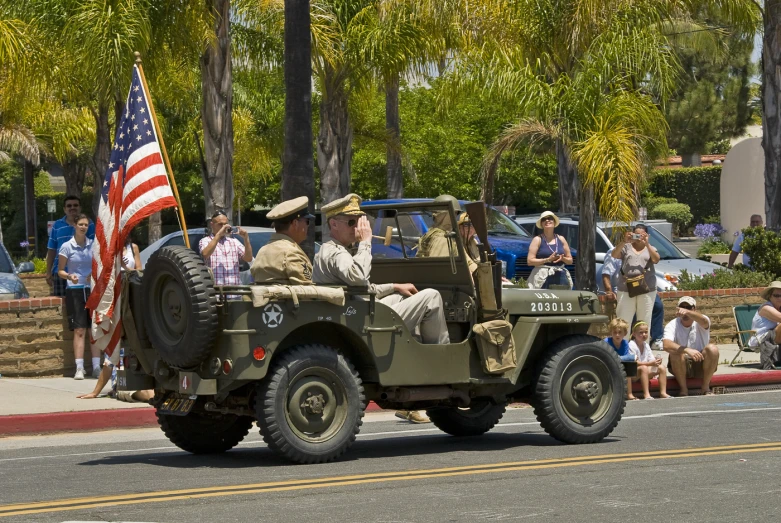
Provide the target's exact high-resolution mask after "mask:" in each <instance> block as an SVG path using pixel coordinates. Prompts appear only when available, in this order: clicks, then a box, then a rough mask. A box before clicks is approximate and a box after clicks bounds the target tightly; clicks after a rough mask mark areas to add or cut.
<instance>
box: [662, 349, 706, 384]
mask: <svg viewBox="0 0 781 523" xmlns="http://www.w3.org/2000/svg"><path fill="white" fill-rule="evenodd" d="M683 359H684V360H685V361H686V378H700V379H701V378H702V376H703V370H702V364H703V363H704V362H703V361H692V358H691V356H689V355H688V354H684V355H683ZM667 368H668V369H670V373H672V371H673V366H672V363H670V362H669V361H668V362H667Z"/></svg>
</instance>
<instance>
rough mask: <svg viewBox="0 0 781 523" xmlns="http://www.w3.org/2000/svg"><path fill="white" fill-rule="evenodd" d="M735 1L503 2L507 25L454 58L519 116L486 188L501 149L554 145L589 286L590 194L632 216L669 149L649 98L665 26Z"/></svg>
mask: <svg viewBox="0 0 781 523" xmlns="http://www.w3.org/2000/svg"><path fill="white" fill-rule="evenodd" d="M740 3H741V2H740V0H734V1H732V0H727V1H725V2H721V3H720V4H719V3H714V2H710V3H705V6H703V5H702V4H703V3H698V2H688V3H681V2H674V1H671V2H667V1H663V0H659V1H655V0H647V1H644V2H637V1H628V0H627V1H618V2H615V1H596V2H595V1H584V0H568V1H560V0H548V1H536V0H535V1H532V0H526V1H521V2H515V3H514V5H513V7H512V8H508V9H505V10H504V11H503V12H504V13H505V15H506V19H505V21H504V23H503V24H502V26H503V27H504V28H505V30H504V31H501V32H497V35H496V38H495V39H494V40H493V41H492V42H488V44H487V45H484V46H482V47H481V48H479V49H478V50H477V51H475V52H473V53H472V54H471V55H470V56H469V59H466V60H464V61H463V62H461V63H459V64H458V65H457V71H456V74H455V78H456V81H455V82H454V85H456V86H458V87H459V88H463V87H464V86H469V87H471V88H472V89H473V90H484V91H485V92H487V93H488V94H489V95H493V96H500V97H502V98H503V99H504V100H506V101H507V103H508V106H509V107H512V108H513V110H515V111H517V114H519V117H520V118H519V121H518V123H516V124H515V125H513V126H511V127H510V128H509V129H507V130H506V131H505V133H504V134H503V135H502V137H501V138H500V139H499V141H498V142H497V143H496V144H495V147H494V148H493V151H492V153H491V154H490V155H489V157H488V158H486V161H485V164H486V169H485V171H486V172H485V175H486V180H487V181H488V183H487V186H488V187H487V191H486V192H487V193H488V195H487V197H488V198H489V199H490V185H491V183H490V182H491V180H492V177H493V176H494V174H495V172H496V169H497V167H498V163H499V159H500V157H501V154H502V153H503V152H504V151H505V150H508V149H511V148H513V147H515V146H517V145H518V144H519V143H525V144H531V145H532V146H540V145H543V144H544V145H546V146H548V147H552V148H554V149H555V151H556V154H557V159H558V170H559V190H560V200H561V206H560V210H561V211H563V212H574V211H578V210H579V212H580V231H581V234H580V237H579V242H578V266H577V271H578V272H577V285H578V287H579V288H585V289H592V288H595V286H596V285H595V284H596V282H595V268H594V231H595V228H594V221H595V214H596V207H595V199H596V202H598V203H599V211H600V214H601V215H602V216H603V217H604V218H605V219H609V220H610V219H612V220H617V221H631V220H632V219H634V217H635V210H636V201H637V198H636V196H637V195H636V190H637V187H639V186H640V183H641V182H642V180H643V177H644V175H645V173H646V172H647V169H648V166H649V164H650V163H651V161H652V160H653V158H654V156H655V155H656V154H659V153H660V152H661V151H664V150H665V149H666V142H665V130H666V124H665V122H664V118H663V116H662V113H661V112H660V111H659V108H658V107H657V105H656V104H655V103H654V102H655V100H660V101H661V103H664V101H665V100H666V98H667V96H668V95H669V93H670V92H671V89H672V87H673V85H674V81H675V77H676V73H677V68H678V64H677V60H676V57H675V54H674V52H673V49H672V45H671V41H670V39H669V38H668V37H667V36H666V35H665V30H666V29H669V28H670V27H671V26H672V25H673V24H679V23H680V22H681V21H686V22H690V24H689V25H692V23H693V21H692V20H691V16H690V15H691V14H692V13H693V12H702V11H703V10H707V9H717V8H724V10H725V11H724V13H725V16H727V15H730V14H732V15H734V18H732V19H733V20H736V19H738V16H737V15H738V14H740V11H739V7H740V6H739V5H738V4H740ZM695 4H699V5H696V6H695ZM717 4H718V5H717ZM746 18H747V19H750V16H746Z"/></svg>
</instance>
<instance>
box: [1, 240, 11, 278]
mask: <svg viewBox="0 0 781 523" xmlns="http://www.w3.org/2000/svg"><path fill="white" fill-rule="evenodd" d="M0 272H5V273H13V272H14V265H13V263H11V258H9V257H8V253H7V252H6V250H5V247H2V246H0Z"/></svg>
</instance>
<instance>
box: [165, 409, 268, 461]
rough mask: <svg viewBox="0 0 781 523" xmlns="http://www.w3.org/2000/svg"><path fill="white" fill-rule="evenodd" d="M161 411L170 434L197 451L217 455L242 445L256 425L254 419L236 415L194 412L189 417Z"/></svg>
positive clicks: (184, 446)
mask: <svg viewBox="0 0 781 523" xmlns="http://www.w3.org/2000/svg"><path fill="white" fill-rule="evenodd" d="M156 414H157V422H158V423H159V424H160V428H162V429H163V432H164V433H165V435H166V437H167V438H168V439H169V440H170V441H171V443H173V444H174V445H176V446H177V447H179V448H180V449H182V450H186V451H187V452H192V453H193V454H217V453H220V452H225V451H226V450H230V449H232V448H233V447H235V446H236V445H238V444H239V442H240V441H241V440H243V439H244V436H246V435H247V434H248V433H249V429H251V428H252V421H253V420H252V418H250V417H248V416H236V415H235V414H209V413H201V412H191V413H189V414H188V415H187V416H172V415H170V414H161V413H160V412H159V411H158V412H157V413H156Z"/></svg>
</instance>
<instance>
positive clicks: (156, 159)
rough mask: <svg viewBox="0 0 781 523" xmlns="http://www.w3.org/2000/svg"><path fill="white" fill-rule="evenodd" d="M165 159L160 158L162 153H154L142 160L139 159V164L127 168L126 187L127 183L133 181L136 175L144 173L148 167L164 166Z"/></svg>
mask: <svg viewBox="0 0 781 523" xmlns="http://www.w3.org/2000/svg"><path fill="white" fill-rule="evenodd" d="M162 163H163V158H162V157H161V156H160V153H152V154H150V155H149V156H145V157H143V158H141V159H139V160H138V161H137V162H135V163H133V164H131V165H128V166H127V174H126V175H125V185H127V182H129V181H130V180H132V179H133V177H134V176H135V175H137V174H138V173H140V172H141V171H143V170H144V169H146V168H148V167H152V166H153V165H158V164H160V165H162Z"/></svg>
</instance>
